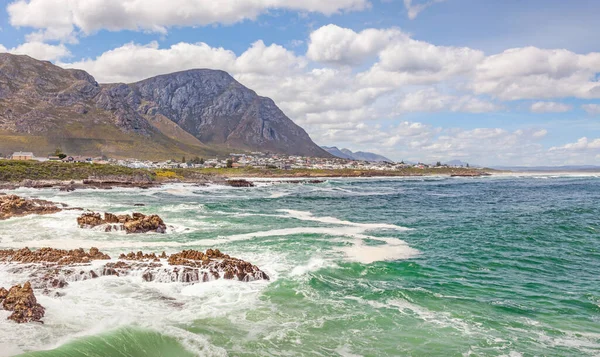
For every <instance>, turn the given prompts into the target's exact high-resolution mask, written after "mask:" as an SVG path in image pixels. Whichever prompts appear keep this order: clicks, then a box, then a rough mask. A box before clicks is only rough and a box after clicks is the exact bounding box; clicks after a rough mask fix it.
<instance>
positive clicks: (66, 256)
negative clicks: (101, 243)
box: [0, 248, 110, 265]
mask: <svg viewBox="0 0 600 357" xmlns="http://www.w3.org/2000/svg"><path fill="white" fill-rule="evenodd" d="M108 259H110V257H109V256H108V255H106V254H104V253H102V252H100V251H99V250H98V248H92V249H90V251H89V253H86V252H85V251H84V250H83V249H81V248H79V249H74V250H62V249H53V248H41V249H38V250H30V249H29V248H23V249H19V250H13V249H8V250H0V261H2V262H19V263H55V264H57V265H72V264H81V263H89V262H90V261H92V260H108Z"/></svg>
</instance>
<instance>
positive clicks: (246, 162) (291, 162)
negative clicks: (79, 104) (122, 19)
mask: <svg viewBox="0 0 600 357" xmlns="http://www.w3.org/2000/svg"><path fill="white" fill-rule="evenodd" d="M10 158H11V159H13V160H37V161H62V162H86V163H94V164H113V165H120V166H126V167H130V168H144V169H174V168H226V167H232V168H242V167H252V168H263V169H281V170H292V169H321V170H343V169H352V170H380V171H396V170H400V169H404V168H409V167H413V168H419V169H426V168H441V167H448V166H447V165H442V164H440V163H437V164H435V165H428V164H423V163H417V164H407V163H404V162H399V163H398V162H367V161H357V160H347V159H341V158H318V157H305V156H288V155H280V154H268V153H261V152H254V153H250V154H236V153H232V154H230V155H229V158H225V159H222V158H221V159H219V158H214V159H207V160H204V159H199V158H196V159H194V160H191V161H185V159H182V160H181V161H180V162H178V161H175V160H167V161H143V160H138V159H105V158H102V157H96V158H92V157H84V156H67V155H61V156H54V155H51V156H48V157H42V158H40V157H35V156H34V155H33V153H31V152H15V153H13V154H12V156H11V157H10Z"/></svg>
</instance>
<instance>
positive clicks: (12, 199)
mask: <svg viewBox="0 0 600 357" xmlns="http://www.w3.org/2000/svg"><path fill="white" fill-rule="evenodd" d="M61 210H62V209H61V208H59V207H58V206H57V205H56V204H55V203H53V202H50V201H45V200H40V199H27V198H22V197H19V196H16V195H4V196H0V220H3V219H8V218H12V217H22V216H27V215H30V214H52V213H56V212H60V211H61Z"/></svg>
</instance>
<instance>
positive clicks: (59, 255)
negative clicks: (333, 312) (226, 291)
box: [0, 248, 270, 322]
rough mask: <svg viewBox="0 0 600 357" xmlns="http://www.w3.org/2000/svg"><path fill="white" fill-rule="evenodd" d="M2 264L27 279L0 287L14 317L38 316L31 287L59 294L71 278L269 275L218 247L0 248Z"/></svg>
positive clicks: (189, 279) (191, 279)
mask: <svg viewBox="0 0 600 357" xmlns="http://www.w3.org/2000/svg"><path fill="white" fill-rule="evenodd" d="M0 264H3V265H4V266H5V272H7V273H9V274H11V273H15V274H16V273H18V274H21V275H22V274H23V273H24V272H26V273H27V275H28V276H27V279H28V280H29V282H27V283H26V284H25V285H23V286H22V287H21V286H20V285H17V286H15V287H13V288H11V289H10V290H8V291H7V290H6V289H2V288H0V301H2V300H3V301H4V302H3V306H4V309H6V310H10V311H14V313H13V315H11V317H9V318H10V319H11V320H14V321H16V322H30V321H40V319H41V318H42V317H43V315H44V308H43V307H41V306H40V305H39V304H37V301H36V300H35V296H34V295H33V289H34V288H35V289H39V290H41V291H42V292H43V293H44V294H47V295H51V294H54V295H58V296H61V295H63V294H64V293H65V292H64V291H63V289H64V288H65V287H67V286H68V285H69V284H70V283H74V282H77V281H83V280H88V279H97V278H100V277H103V276H113V277H124V276H131V277H134V278H136V277H137V278H139V279H141V280H142V281H145V282H160V283H171V282H179V283H189V284H193V283H202V282H209V281H213V280H218V279H226V280H235V281H240V282H251V281H257V280H269V279H270V278H269V276H268V275H267V274H266V273H265V272H263V271H262V270H261V269H260V268H258V267H257V266H256V265H253V264H252V263H250V262H247V261H244V260H242V259H238V258H234V257H231V256H229V255H227V254H224V253H222V252H221V251H219V250H218V249H208V250H207V251H206V252H201V251H196V250H184V251H182V252H179V253H174V254H171V255H167V254H166V253H165V252H162V253H161V254H156V253H144V252H141V251H140V252H137V253H134V252H129V253H127V254H125V253H123V254H121V255H120V256H119V258H118V259H111V257H110V256H108V255H107V254H105V253H103V252H101V251H100V250H98V249H97V248H91V249H90V250H89V251H85V250H83V249H81V248H80V249H74V250H62V249H53V248H41V249H38V250H31V249H29V248H23V249H18V250H15V249H8V250H0Z"/></svg>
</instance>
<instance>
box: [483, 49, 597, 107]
mask: <svg viewBox="0 0 600 357" xmlns="http://www.w3.org/2000/svg"><path fill="white" fill-rule="evenodd" d="M598 72H600V53H590V54H587V55H580V54H576V53H574V52H571V51H567V50H544V49H539V48H536V47H525V48H514V49H509V50H506V51H504V52H502V53H500V54H497V55H493V56H489V57H486V58H485V60H484V61H483V62H482V63H480V64H479V65H478V66H477V70H476V75H475V80H474V82H473V84H472V86H473V89H474V91H475V92H476V93H479V94H482V93H485V94H492V95H495V96H497V97H499V98H501V99H504V100H518V99H531V98H564V97H578V98H600V83H599V82H598V81H597V79H596V78H595V76H596V74H597V73H598Z"/></svg>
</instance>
